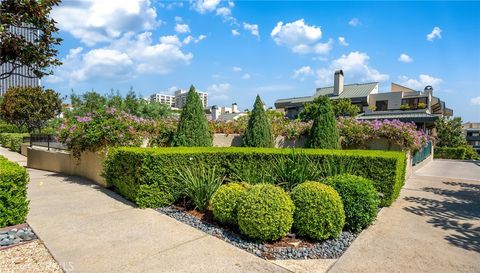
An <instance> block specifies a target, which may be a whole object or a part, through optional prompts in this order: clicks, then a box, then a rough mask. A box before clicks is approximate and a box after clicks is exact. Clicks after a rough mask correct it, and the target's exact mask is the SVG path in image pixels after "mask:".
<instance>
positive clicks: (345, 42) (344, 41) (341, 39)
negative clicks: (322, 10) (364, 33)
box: [338, 36, 348, 46]
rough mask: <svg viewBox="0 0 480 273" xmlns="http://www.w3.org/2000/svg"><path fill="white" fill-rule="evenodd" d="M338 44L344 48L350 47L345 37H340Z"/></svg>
mask: <svg viewBox="0 0 480 273" xmlns="http://www.w3.org/2000/svg"><path fill="white" fill-rule="evenodd" d="M338 43H339V44H340V45H342V46H348V43H347V41H346V40H345V37H341V36H340V37H338Z"/></svg>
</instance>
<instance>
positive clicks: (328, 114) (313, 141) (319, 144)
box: [307, 96, 340, 149]
mask: <svg viewBox="0 0 480 273" xmlns="http://www.w3.org/2000/svg"><path fill="white" fill-rule="evenodd" d="M314 103H315V104H317V105H316V106H317V107H315V110H314V116H313V125H312V129H311V130H310V135H309V137H308V140H307V147H309V148H319V149H340V143H339V138H340V136H339V134H338V130H337V121H336V120H335V114H334V112H333V107H332V103H331V102H330V99H329V98H328V97H327V96H321V97H319V98H317V99H315V102H314Z"/></svg>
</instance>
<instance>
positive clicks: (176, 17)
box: [174, 16, 183, 23]
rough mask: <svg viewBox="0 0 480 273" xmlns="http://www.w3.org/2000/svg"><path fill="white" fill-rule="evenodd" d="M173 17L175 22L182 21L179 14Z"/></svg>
mask: <svg viewBox="0 0 480 273" xmlns="http://www.w3.org/2000/svg"><path fill="white" fill-rule="evenodd" d="M174 19H175V22H178V23H180V22H182V21H183V18H182V17H180V16H175V18H174Z"/></svg>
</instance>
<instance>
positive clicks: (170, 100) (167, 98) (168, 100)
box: [150, 93, 175, 108]
mask: <svg viewBox="0 0 480 273" xmlns="http://www.w3.org/2000/svg"><path fill="white" fill-rule="evenodd" d="M150 101H152V102H153V101H154V102H159V103H161V104H166V105H168V106H170V107H172V108H174V107H175V96H172V95H165V94H160V93H159V94H153V95H151V96H150Z"/></svg>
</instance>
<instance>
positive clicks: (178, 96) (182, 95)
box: [175, 89, 208, 108]
mask: <svg viewBox="0 0 480 273" xmlns="http://www.w3.org/2000/svg"><path fill="white" fill-rule="evenodd" d="M197 94H198V95H199V96H200V100H201V101H202V105H203V108H207V107H208V94H207V93H204V92H199V91H197ZM187 95H188V90H184V89H179V90H177V91H175V107H177V108H183V106H184V105H185V103H186V102H187Z"/></svg>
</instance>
